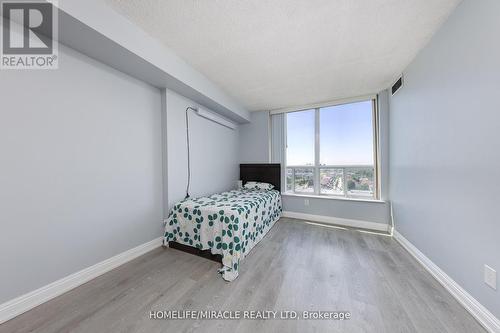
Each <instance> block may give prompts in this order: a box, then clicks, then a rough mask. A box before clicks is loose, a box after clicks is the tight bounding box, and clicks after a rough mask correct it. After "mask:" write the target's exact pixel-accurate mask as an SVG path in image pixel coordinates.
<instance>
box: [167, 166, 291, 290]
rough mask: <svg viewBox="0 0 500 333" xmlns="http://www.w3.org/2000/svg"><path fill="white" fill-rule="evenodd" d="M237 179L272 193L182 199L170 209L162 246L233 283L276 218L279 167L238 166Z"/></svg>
mask: <svg viewBox="0 0 500 333" xmlns="http://www.w3.org/2000/svg"><path fill="white" fill-rule="evenodd" d="M240 179H241V180H242V181H243V184H246V183H247V182H249V181H257V182H265V183H269V184H272V185H273V186H274V188H273V189H272V190H266V191H264V190H250V189H244V188H243V189H238V190H233V191H228V192H223V193H218V194H213V195H210V196H207V197H201V198H189V199H185V200H183V201H181V202H179V203H177V204H176V205H174V207H173V208H172V209H171V211H170V212H169V216H168V218H167V220H166V224H165V234H164V239H163V245H164V246H165V247H171V248H175V249H178V250H182V251H185V252H189V253H192V254H196V255H200V256H203V257H206V258H209V259H212V260H216V261H219V262H221V263H222V268H221V269H220V270H219V272H220V273H222V278H223V279H224V280H226V281H233V280H234V279H236V278H237V277H238V272H239V267H240V263H241V261H242V260H243V259H244V258H245V256H246V255H248V253H249V252H250V250H251V249H252V248H253V247H254V246H255V245H256V244H257V243H259V242H260V241H261V240H262V239H263V238H264V236H265V235H266V234H267V232H268V231H269V230H270V229H271V228H272V227H273V225H274V224H275V223H276V221H278V220H279V218H280V217H281V212H282V206H281V194H280V191H281V171H280V164H241V165H240Z"/></svg>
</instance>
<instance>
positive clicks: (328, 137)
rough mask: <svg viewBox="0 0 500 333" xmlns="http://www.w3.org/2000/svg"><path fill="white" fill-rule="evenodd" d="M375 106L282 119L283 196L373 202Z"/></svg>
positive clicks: (361, 104) (303, 113) (307, 112)
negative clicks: (284, 190) (283, 132)
mask: <svg viewBox="0 0 500 333" xmlns="http://www.w3.org/2000/svg"><path fill="white" fill-rule="evenodd" d="M376 119H377V110H376V101H375V100H374V99H373V100H367V101H360V102H356V103H349V104H342V105H335V106H328V107H322V108H316V109H310V110H305V111H296V112H289V113H287V114H286V169H285V180H286V187H285V188H286V192H288V193H298V194H301V193H302V194H314V195H327V196H339V197H348V198H366V199H377V198H378V190H377V179H376V176H377V165H376V161H377V155H376V154H377V149H376V142H377V131H376Z"/></svg>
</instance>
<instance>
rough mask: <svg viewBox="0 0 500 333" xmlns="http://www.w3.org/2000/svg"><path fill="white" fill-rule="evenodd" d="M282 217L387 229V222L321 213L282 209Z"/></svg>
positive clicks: (377, 229)
mask: <svg viewBox="0 0 500 333" xmlns="http://www.w3.org/2000/svg"><path fill="white" fill-rule="evenodd" d="M282 215H283V217H289V218H293V219H300V220H306V221H312V222H320V223H325V224H333V225H339V226H346V227H352V228H362V229H369V230H376V231H384V232H387V231H388V229H389V225H388V224H384V223H376V222H369V221H362V220H352V219H344V218H340V217H331V216H322V215H311V214H304V213H296V212H290V211H283V214H282Z"/></svg>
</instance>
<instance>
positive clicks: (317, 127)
mask: <svg viewBox="0 0 500 333" xmlns="http://www.w3.org/2000/svg"><path fill="white" fill-rule="evenodd" d="M319 118H320V116H319V108H316V109H315V112H314V124H315V126H314V193H315V194H319V193H320V184H319V181H320V175H319V174H320V169H319V166H320V165H319V164H320V162H319V159H320V156H319V145H320V142H319V131H320V119H319Z"/></svg>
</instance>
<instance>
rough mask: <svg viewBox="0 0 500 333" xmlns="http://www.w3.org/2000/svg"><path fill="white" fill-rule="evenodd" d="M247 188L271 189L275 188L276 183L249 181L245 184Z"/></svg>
mask: <svg viewBox="0 0 500 333" xmlns="http://www.w3.org/2000/svg"><path fill="white" fill-rule="evenodd" d="M244 187H245V188H246V189H249V190H265V191H269V190H272V189H273V188H274V185H272V184H269V183H261V182H247V183H246V184H245V186H244Z"/></svg>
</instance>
